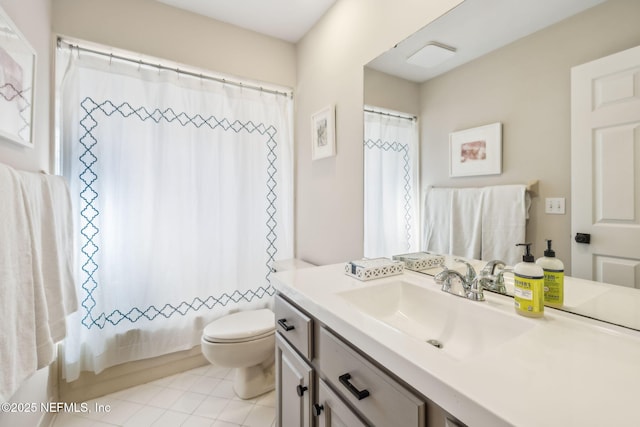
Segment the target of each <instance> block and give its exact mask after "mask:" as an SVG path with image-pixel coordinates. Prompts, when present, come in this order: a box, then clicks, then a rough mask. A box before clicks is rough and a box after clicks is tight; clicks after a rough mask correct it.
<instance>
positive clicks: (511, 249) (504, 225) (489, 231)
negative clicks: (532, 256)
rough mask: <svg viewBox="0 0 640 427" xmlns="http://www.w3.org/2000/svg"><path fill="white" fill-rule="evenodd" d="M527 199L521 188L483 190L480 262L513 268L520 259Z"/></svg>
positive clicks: (523, 187) (498, 187) (524, 230)
mask: <svg viewBox="0 0 640 427" xmlns="http://www.w3.org/2000/svg"><path fill="white" fill-rule="evenodd" d="M529 203H530V202H529V195H528V194H527V188H526V186H524V185H498V186H493V187H485V189H484V201H483V203H482V258H481V259H483V260H485V261H489V260H492V259H500V260H502V261H504V262H506V263H507V264H508V265H515V264H516V263H518V262H519V261H520V260H521V259H522V249H520V248H517V247H516V243H525V235H526V225H527V224H526V222H527V212H528V205H529Z"/></svg>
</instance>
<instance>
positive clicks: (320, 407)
mask: <svg viewBox="0 0 640 427" xmlns="http://www.w3.org/2000/svg"><path fill="white" fill-rule="evenodd" d="M323 410H324V405H319V404H317V403H314V404H313V414H314V415H315V416H316V417H319V416H320V413H321V412H322V411H323Z"/></svg>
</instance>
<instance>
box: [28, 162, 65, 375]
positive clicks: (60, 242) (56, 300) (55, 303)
mask: <svg viewBox="0 0 640 427" xmlns="http://www.w3.org/2000/svg"><path fill="white" fill-rule="evenodd" d="M18 173H19V174H20V176H21V178H22V180H23V183H24V187H25V192H26V195H27V198H28V200H29V203H28V209H29V210H30V211H31V215H30V216H31V218H32V221H33V237H34V248H35V252H36V253H37V254H41V256H40V257H39V261H40V263H39V264H38V268H39V271H38V272H37V275H38V276H39V277H41V280H42V285H43V287H44V293H45V297H46V309H47V312H48V315H49V317H48V326H49V329H50V337H51V340H52V342H54V343H55V342H58V341H60V340H62V339H63V338H64V337H65V335H66V324H65V318H66V316H67V315H68V314H70V313H72V312H73V311H75V310H76V309H77V300H76V293H75V283H74V280H73V272H72V267H71V263H72V260H73V244H72V241H73V240H72V219H71V201H70V197H69V192H68V188H67V185H66V183H65V181H64V179H63V178H62V177H58V176H52V175H45V174H41V173H32V172H22V171H21V172H18ZM51 361H52V360H46V359H42V360H39V361H38V367H43V366H46V365H48V364H49V363H50V362H51Z"/></svg>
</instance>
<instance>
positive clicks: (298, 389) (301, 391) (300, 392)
mask: <svg viewBox="0 0 640 427" xmlns="http://www.w3.org/2000/svg"><path fill="white" fill-rule="evenodd" d="M307 390H309V387H305V386H303V385H300V384H298V386H297V387H296V393H298V396H300V397H302V395H303V394H304V392H305V391H307Z"/></svg>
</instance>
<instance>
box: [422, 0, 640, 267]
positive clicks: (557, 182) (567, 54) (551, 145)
mask: <svg viewBox="0 0 640 427" xmlns="http://www.w3.org/2000/svg"><path fill="white" fill-rule="evenodd" d="M638 16H640V2H638V1H636V0H612V1H609V2H607V3H605V4H603V5H600V6H597V7H595V8H593V9H590V10H588V11H586V12H584V13H582V14H580V15H577V16H575V17H573V18H570V19H568V20H566V21H564V22H562V23H559V24H556V25H554V26H552V27H550V28H548V29H546V30H543V31H541V32H539V33H537V34H534V35H532V36H529V37H526V38H524V39H521V40H519V41H517V42H515V43H513V44H511V45H509V46H506V47H504V48H502V49H499V50H498V51H495V52H493V53H491V54H489V55H486V56H485V57H483V58H480V59H478V60H476V61H473V62H471V63H469V64H467V65H465V66H462V67H459V68H457V69H455V70H453V71H451V72H449V73H447V74H445V75H443V76H440V77H438V78H435V79H433V80H431V81H428V82H426V83H424V84H423V85H422V88H421V102H422V112H421V117H422V119H423V120H422V123H423V127H422V133H421V140H422V152H421V154H422V160H421V170H422V171H423V173H422V175H421V177H422V182H421V184H422V186H423V188H426V186H429V185H435V186H458V187H461V186H483V185H495V184H513V183H527V182H528V181H529V180H534V179H539V180H540V186H539V196H538V197H537V198H535V199H534V200H533V205H532V208H531V214H532V218H531V219H530V221H529V224H528V228H527V234H528V239H529V240H530V241H531V242H532V243H533V244H534V245H533V250H534V252H535V255H536V256H542V252H543V250H544V247H545V243H544V240H545V239H552V240H553V241H554V246H555V250H556V255H557V256H558V257H560V259H562V260H563V261H564V263H565V267H566V268H567V273H570V270H571V269H570V261H571V247H570V242H571V240H570V239H571V238H572V236H571V200H570V198H571V170H570V162H571V157H570V156H571V152H570V145H571V132H570V114H571V105H570V68H571V67H573V66H575V65H579V64H582V63H585V62H589V61H591V60H594V59H597V58H600V57H603V56H606V55H609V54H612V53H615V52H619V51H621V50H624V49H628V48H630V47H633V46H637V45H640V26H639V25H638V20H637V18H638ZM494 122H502V124H503V172H502V175H500V176H492V177H467V178H449V177H448V173H449V170H448V157H449V152H448V134H449V132H451V131H455V130H460V129H466V128H469V127H474V126H479V125H483V124H488V123H494ZM545 197H565V198H566V201H567V204H566V206H567V213H566V214H565V215H547V214H545V213H544V198H545ZM515 243H518V242H514V244H515Z"/></svg>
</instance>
